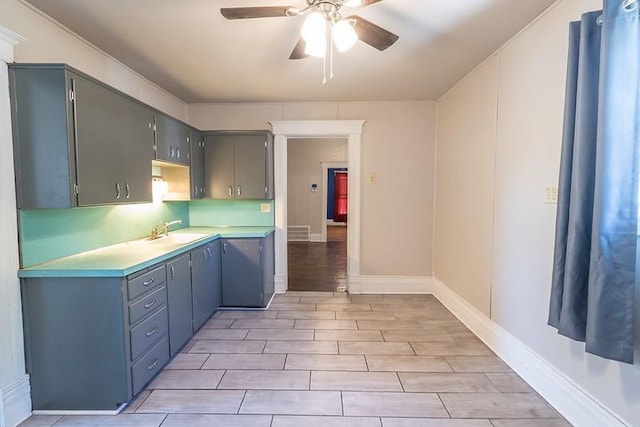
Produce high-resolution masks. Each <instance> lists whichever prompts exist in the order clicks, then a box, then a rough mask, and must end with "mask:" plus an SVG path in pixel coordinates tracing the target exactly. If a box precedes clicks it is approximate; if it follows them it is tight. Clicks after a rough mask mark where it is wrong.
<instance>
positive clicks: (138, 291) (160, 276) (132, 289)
mask: <svg viewBox="0 0 640 427" xmlns="http://www.w3.org/2000/svg"><path fill="white" fill-rule="evenodd" d="M165 281H166V274H165V269H164V264H163V265H161V266H160V267H157V268H154V269H153V270H151V271H149V272H147V273H144V274H141V275H140V276H138V277H136V278H135V279H131V280H129V282H128V283H127V290H128V292H129V301H131V300H132V299H134V298H135V297H137V296H138V295H142V294H143V293H145V292H147V291H148V290H149V289H151V288H154V287H156V286H158V285H161V284H162V283H164V282H165Z"/></svg>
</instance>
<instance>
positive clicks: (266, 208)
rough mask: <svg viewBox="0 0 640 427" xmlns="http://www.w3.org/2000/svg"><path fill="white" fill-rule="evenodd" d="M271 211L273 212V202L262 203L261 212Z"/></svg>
mask: <svg viewBox="0 0 640 427" xmlns="http://www.w3.org/2000/svg"><path fill="white" fill-rule="evenodd" d="M269 212H271V204H269V203H260V213H269Z"/></svg>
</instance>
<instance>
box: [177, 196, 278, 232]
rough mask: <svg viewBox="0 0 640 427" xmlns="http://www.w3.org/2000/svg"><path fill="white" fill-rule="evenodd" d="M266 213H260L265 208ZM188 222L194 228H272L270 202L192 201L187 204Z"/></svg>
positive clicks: (272, 215) (271, 207) (271, 203)
mask: <svg viewBox="0 0 640 427" xmlns="http://www.w3.org/2000/svg"><path fill="white" fill-rule="evenodd" d="M267 207H268V209H266V210H268V212H262V211H263V210H264V209H262V208H267ZM189 222H190V223H191V226H192V227H196V226H208V227H213V226H221V225H229V226H242V225H252V226H261V227H273V225H274V224H275V219H274V214H273V201H272V200H211V199H204V200H192V201H191V202H189Z"/></svg>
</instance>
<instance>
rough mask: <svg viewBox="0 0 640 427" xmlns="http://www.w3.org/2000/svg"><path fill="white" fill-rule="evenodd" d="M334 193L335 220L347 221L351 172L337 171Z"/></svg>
mask: <svg viewBox="0 0 640 427" xmlns="http://www.w3.org/2000/svg"><path fill="white" fill-rule="evenodd" d="M335 188H336V191H335V193H334V197H335V199H334V200H335V203H334V205H333V221H334V222H347V208H348V205H349V203H348V201H349V199H348V192H349V190H348V189H349V174H348V173H347V172H336V179H335Z"/></svg>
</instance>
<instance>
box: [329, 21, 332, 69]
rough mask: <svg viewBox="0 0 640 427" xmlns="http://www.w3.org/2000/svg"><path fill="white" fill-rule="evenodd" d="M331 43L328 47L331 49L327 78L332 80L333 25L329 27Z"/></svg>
mask: <svg viewBox="0 0 640 427" xmlns="http://www.w3.org/2000/svg"><path fill="white" fill-rule="evenodd" d="M329 44H330V45H331V47H330V48H329V49H331V53H330V55H331V57H330V58H329V67H330V74H329V80H333V26H332V27H331V43H329Z"/></svg>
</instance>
